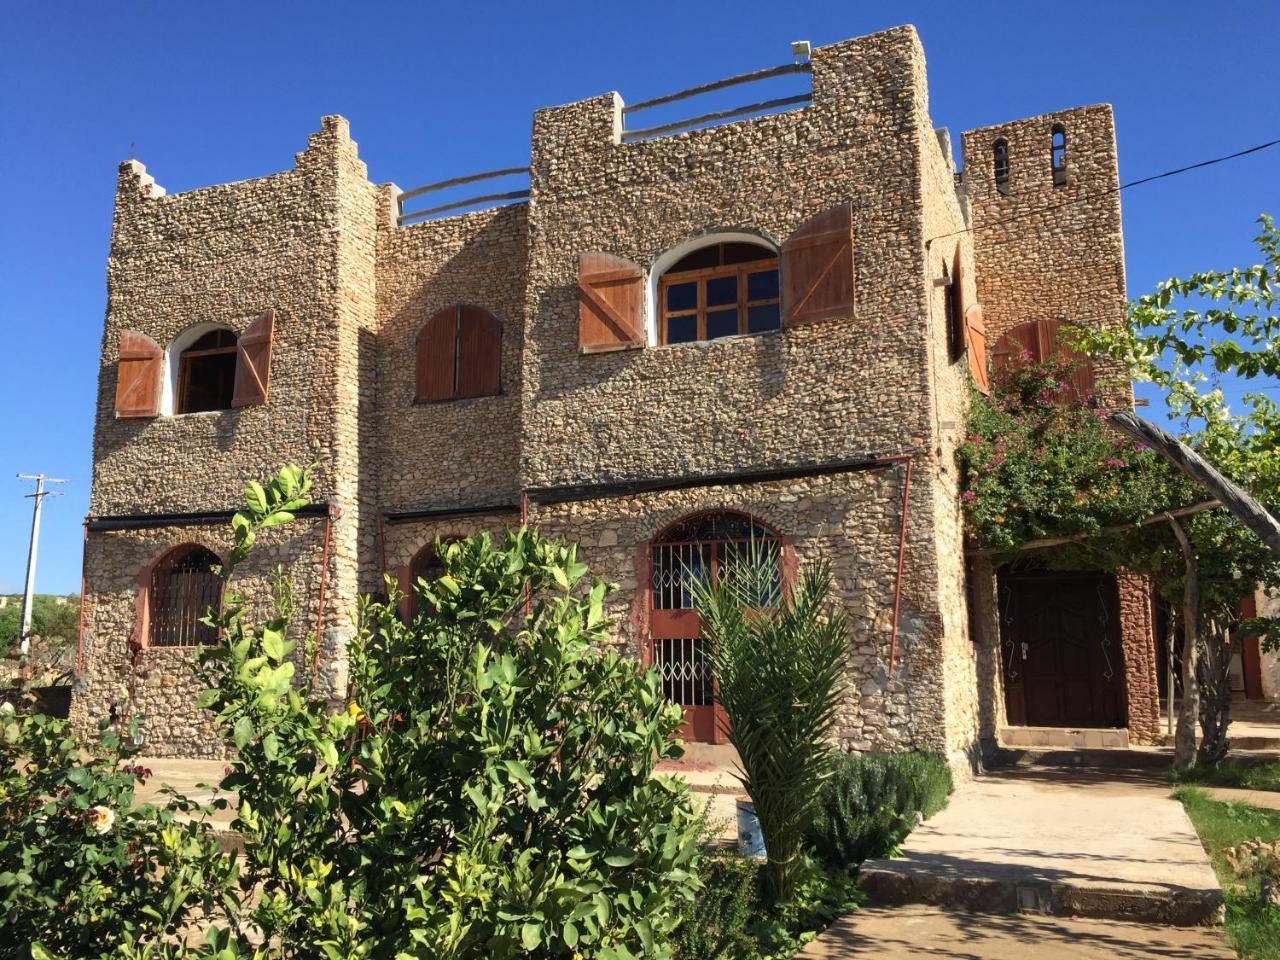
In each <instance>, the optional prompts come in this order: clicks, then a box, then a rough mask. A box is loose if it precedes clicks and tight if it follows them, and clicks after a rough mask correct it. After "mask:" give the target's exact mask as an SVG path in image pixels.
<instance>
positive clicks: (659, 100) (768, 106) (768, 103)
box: [622, 60, 813, 143]
mask: <svg viewBox="0 0 1280 960" xmlns="http://www.w3.org/2000/svg"><path fill="white" fill-rule="evenodd" d="M812 72H813V67H812V66H811V65H810V63H809V62H808V61H807V60H806V61H804V62H802V63H784V64H782V65H781V66H778V67H769V68H767V69H765V70H754V71H752V72H751V73H741V74H738V75H737V76H735V77H726V78H725V79H724V80H716V81H714V82H712V83H704V84H701V85H700V86H697V87H690V88H689V89H687V90H680V91H678V92H677V93H668V94H666V95H665V96H661V97H654V98H653V99H652V100H642V101H640V102H639V103H633V104H631V106H628V107H623V108H622V119H623V126H624V128H625V126H626V119H627V117H629V116H632V115H633V114H636V113H639V112H640V111H641V110H648V109H650V108H652V107H660V106H662V105H664V104H668V103H675V102H676V101H677V100H685V99H687V98H689V97H696V96H699V95H701V94H704V93H711V92H713V91H715V90H724V89H725V88H727V87H736V86H738V85H739V84H743V83H755V82H757V81H759V80H768V79H770V78H772V77H781V76H786V75H787V74H792V73H812ZM812 102H813V92H812V90H811V91H810V92H808V93H801V94H795V95H793V96H789V97H775V98H774V99H772V100H762V101H760V102H758V103H750V104H747V105H746V106H742V107H732V108H730V109H728V110H717V111H714V112H712V113H704V114H701V115H699V116H696V117H690V118H688V119H687V120H676V121H673V122H671V123H663V124H658V125H657V126H653V127H644V128H642V129H639V130H626V129H624V130H623V133H622V141H623V143H627V142H630V141H632V140H645V139H648V138H650V137H658V136H662V135H663V134H667V133H677V132H679V131H682V130H691V129H693V128H694V127H701V126H703V125H705V124H711V123H716V122H718V121H722V120H733V119H736V118H738V117H746V116H750V115H751V114H755V113H765V112H767V111H769V110H775V109H778V108H779V107H793V106H801V105H804V106H807V105H808V104H810V103H812Z"/></svg>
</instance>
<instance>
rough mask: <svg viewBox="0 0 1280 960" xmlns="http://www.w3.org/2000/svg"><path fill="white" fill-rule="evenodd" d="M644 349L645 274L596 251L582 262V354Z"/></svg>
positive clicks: (580, 289)
mask: <svg viewBox="0 0 1280 960" xmlns="http://www.w3.org/2000/svg"><path fill="white" fill-rule="evenodd" d="M643 346H644V271H643V270H642V269H641V268H640V266H639V265H638V264H635V263H632V262H631V261H630V260H624V259H623V258H622V257H615V256H612V255H611V254H608V253H599V252H596V251H592V252H590V253H584V254H582V255H581V256H580V257H579V258H578V350H579V352H581V353H604V352H605V351H608V350H630V349H633V348H635V347H643Z"/></svg>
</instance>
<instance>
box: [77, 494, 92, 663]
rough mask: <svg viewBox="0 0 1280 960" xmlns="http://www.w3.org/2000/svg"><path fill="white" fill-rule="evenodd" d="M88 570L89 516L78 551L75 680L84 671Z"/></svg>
mask: <svg viewBox="0 0 1280 960" xmlns="http://www.w3.org/2000/svg"><path fill="white" fill-rule="evenodd" d="M88 568H89V516H88V514H86V515H85V518H84V548H83V549H82V550H81V551H80V631H79V633H77V634H76V680H77V681H78V680H79V679H80V674H81V672H83V670H84V588H85V580H86V573H87V571H88Z"/></svg>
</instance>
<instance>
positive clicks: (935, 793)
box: [806, 753, 953, 867]
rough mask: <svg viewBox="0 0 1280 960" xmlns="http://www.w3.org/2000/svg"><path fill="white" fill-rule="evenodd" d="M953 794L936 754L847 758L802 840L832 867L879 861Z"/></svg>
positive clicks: (825, 790) (826, 787) (948, 775)
mask: <svg viewBox="0 0 1280 960" xmlns="http://www.w3.org/2000/svg"><path fill="white" fill-rule="evenodd" d="M952 788H953V784H952V780H951V770H950V768H949V767H948V766H947V763H946V761H945V760H944V759H943V758H942V757H940V756H937V755H936V754H931V753H880V754H876V753H869V754H847V755H845V756H843V757H842V758H841V759H840V762H839V763H838V765H837V767H836V772H835V775H834V776H832V777H831V779H829V780H828V781H827V782H826V783H825V784H824V785H823V788H822V792H821V796H820V801H819V810H818V814H817V815H816V816H815V817H814V819H813V823H812V825H811V826H810V828H809V830H808V832H807V834H806V840H807V842H808V844H809V846H810V847H811V848H812V849H813V850H815V851H817V853H818V854H819V855H820V856H821V857H822V858H823V859H824V860H825V861H826V862H827V863H828V864H830V865H832V866H835V867H850V866H854V865H856V864H859V863H862V861H864V860H872V859H875V858H877V857H883V856H885V855H887V854H889V853H890V852H891V851H892V850H893V849H894V848H895V847H897V846H898V844H899V843H901V842H902V840H903V838H905V837H906V835H907V834H909V833H910V832H911V831H912V830H913V829H914V828H915V826H916V824H917V823H918V822H919V821H920V820H921V819H925V820H927V819H928V818H929V817H931V816H933V815H934V814H935V813H937V812H938V811H939V810H941V809H942V808H943V807H945V806H946V804H947V797H948V796H950V794H951V791H952Z"/></svg>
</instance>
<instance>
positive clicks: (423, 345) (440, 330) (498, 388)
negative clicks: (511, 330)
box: [414, 304, 502, 402]
mask: <svg viewBox="0 0 1280 960" xmlns="http://www.w3.org/2000/svg"><path fill="white" fill-rule="evenodd" d="M417 369H418V373H417V385H416V390H415V394H414V395H415V397H416V399H417V400H419V401H425V402H436V401H440V400H463V399H466V398H468V397H489V396H494V395H496V394H499V393H501V392H502V323H501V322H500V321H499V320H498V318H497V317H495V316H494V315H493V314H491V313H489V311H487V310H484V309H482V308H481V307H473V306H468V305H466V304H457V305H456V306H452V307H445V308H444V309H443V310H441V311H440V312H439V313H437V314H436V315H435V316H433V317H432V318H431V319H430V320H428V321H427V322H426V323H425V324H423V326H422V329H421V330H419V331H418V339H417Z"/></svg>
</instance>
